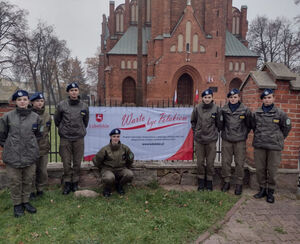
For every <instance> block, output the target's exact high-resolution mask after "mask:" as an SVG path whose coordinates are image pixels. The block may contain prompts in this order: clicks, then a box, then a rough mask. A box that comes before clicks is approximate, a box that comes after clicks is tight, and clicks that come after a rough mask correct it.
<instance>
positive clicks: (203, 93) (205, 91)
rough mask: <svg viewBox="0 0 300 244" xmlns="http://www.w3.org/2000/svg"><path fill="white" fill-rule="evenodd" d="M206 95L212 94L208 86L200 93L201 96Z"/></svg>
mask: <svg viewBox="0 0 300 244" xmlns="http://www.w3.org/2000/svg"><path fill="white" fill-rule="evenodd" d="M206 95H213V91H212V89H210V88H208V89H206V90H204V91H203V92H202V94H201V96H202V97H204V96H206Z"/></svg>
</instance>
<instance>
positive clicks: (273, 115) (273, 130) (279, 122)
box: [251, 89, 292, 203]
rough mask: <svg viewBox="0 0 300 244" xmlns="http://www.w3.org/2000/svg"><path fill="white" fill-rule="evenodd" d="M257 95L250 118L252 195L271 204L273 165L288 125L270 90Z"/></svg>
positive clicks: (288, 129)
mask: <svg viewBox="0 0 300 244" xmlns="http://www.w3.org/2000/svg"><path fill="white" fill-rule="evenodd" d="M260 98H261V99H262V102H263V104H262V106H261V107H260V108H258V109H257V110H256V111H255V112H254V114H253V116H252V120H251V123H252V128H253V132H254V138H253V147H254V162H255V166H256V177H257V181H258V184H259V187H260V190H259V192H258V193H257V194H255V195H254V197H255V198H263V197H265V196H266V201H267V202H268V203H274V201H275V198H274V196H273V194H274V190H275V187H276V173H277V168H278V166H279V164H280V161H281V151H282V150H283V146H284V139H285V138H286V137H287V136H288V134H289V132H290V130H291V128H292V126H291V120H290V119H289V118H288V116H287V114H286V113H285V112H284V111H282V110H281V109H279V108H277V107H276V106H275V105H274V100H275V98H274V94H273V90H271V89H265V90H264V91H263V93H262V94H261V96H260Z"/></svg>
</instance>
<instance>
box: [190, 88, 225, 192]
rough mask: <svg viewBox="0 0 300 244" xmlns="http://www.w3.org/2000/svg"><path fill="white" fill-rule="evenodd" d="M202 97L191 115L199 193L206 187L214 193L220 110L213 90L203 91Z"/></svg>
mask: <svg viewBox="0 0 300 244" xmlns="http://www.w3.org/2000/svg"><path fill="white" fill-rule="evenodd" d="M201 95H202V103H200V104H198V105H197V106H196V107H195V108H194V110H193V112H192V115H191V126H192V130H193V135H194V142H195V150H196V157H197V177H198V191H203V190H204V188H205V186H206V189H207V190H208V191H212V190H213V183H212V181H213V175H214V173H215V169H214V162H215V158H216V142H217V140H218V127H217V126H218V123H217V120H218V116H219V110H220V109H219V107H218V106H217V105H215V104H214V101H213V91H212V90H211V89H207V90H205V91H203V92H202V94H201ZM205 162H206V166H205Z"/></svg>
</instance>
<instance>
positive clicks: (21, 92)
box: [12, 90, 29, 101]
mask: <svg viewBox="0 0 300 244" xmlns="http://www.w3.org/2000/svg"><path fill="white" fill-rule="evenodd" d="M24 96H25V97H28V98H29V95H28V92H27V91H25V90H17V91H16V92H15V93H14V94H13V95H12V100H13V101H16V100H17V98H18V97H24Z"/></svg>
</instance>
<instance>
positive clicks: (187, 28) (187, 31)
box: [185, 21, 192, 52]
mask: <svg viewBox="0 0 300 244" xmlns="http://www.w3.org/2000/svg"><path fill="white" fill-rule="evenodd" d="M191 32H192V23H191V21H188V22H186V25H185V47H186V51H187V52H189V51H190V46H191Z"/></svg>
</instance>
